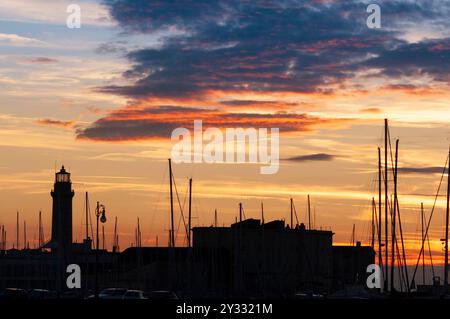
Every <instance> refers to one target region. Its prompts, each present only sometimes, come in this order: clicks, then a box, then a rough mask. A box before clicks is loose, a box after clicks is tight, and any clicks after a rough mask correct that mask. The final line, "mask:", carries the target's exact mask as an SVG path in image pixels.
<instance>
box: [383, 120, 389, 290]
mask: <svg viewBox="0 0 450 319" xmlns="http://www.w3.org/2000/svg"><path fill="white" fill-rule="evenodd" d="M387 150H388V120H387V119H384V236H385V247H384V250H385V272H384V273H385V277H384V286H385V287H387V286H388V264H389V249H388V245H389V238H388V236H389V233H388V231H389V229H388V227H389V226H388V206H389V205H388V201H389V197H388V151H387Z"/></svg>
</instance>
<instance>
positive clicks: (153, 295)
mask: <svg viewBox="0 0 450 319" xmlns="http://www.w3.org/2000/svg"><path fill="white" fill-rule="evenodd" d="M148 299H179V298H178V296H177V294H176V293H174V292H173V291H166V290H158V291H152V292H150V293H149V294H148Z"/></svg>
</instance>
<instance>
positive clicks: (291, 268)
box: [193, 219, 333, 296]
mask: <svg viewBox="0 0 450 319" xmlns="http://www.w3.org/2000/svg"><path fill="white" fill-rule="evenodd" d="M332 237H333V233H332V232H331V231H322V230H307V229H305V226H304V225H303V224H302V225H300V226H298V227H296V228H295V229H289V227H285V224H284V221H273V222H269V223H267V224H261V223H260V221H259V220H255V219H247V220H244V221H242V222H239V223H235V224H233V225H231V227H196V228H194V229H193V249H194V256H195V258H196V259H195V260H196V262H199V261H200V262H199V263H198V264H196V267H201V268H200V269H197V271H196V274H197V275H199V274H200V276H201V277H202V278H203V279H202V280H200V281H204V282H211V283H213V285H215V286H216V287H214V286H213V287H210V289H212V290H216V291H228V292H229V293H230V295H231V294H233V295H236V294H239V295H242V296H245V295H260V296H270V295H272V294H273V295H280V294H292V293H295V292H296V291H299V290H303V289H313V288H314V289H315V290H319V291H328V290H329V289H330V288H331V282H332V267H333V259H332Z"/></svg>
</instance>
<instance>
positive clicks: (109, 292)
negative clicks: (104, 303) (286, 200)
mask: <svg viewBox="0 0 450 319" xmlns="http://www.w3.org/2000/svg"><path fill="white" fill-rule="evenodd" d="M126 292H127V290H126V289H125V288H107V289H103V290H102V291H100V293H99V294H98V297H99V298H100V299H122V297H123V295H125V293H126Z"/></svg>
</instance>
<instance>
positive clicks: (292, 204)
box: [290, 198, 294, 229]
mask: <svg viewBox="0 0 450 319" xmlns="http://www.w3.org/2000/svg"><path fill="white" fill-rule="evenodd" d="M290 202H291V229H293V228H294V203H293V200H292V198H291V200H290Z"/></svg>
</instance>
